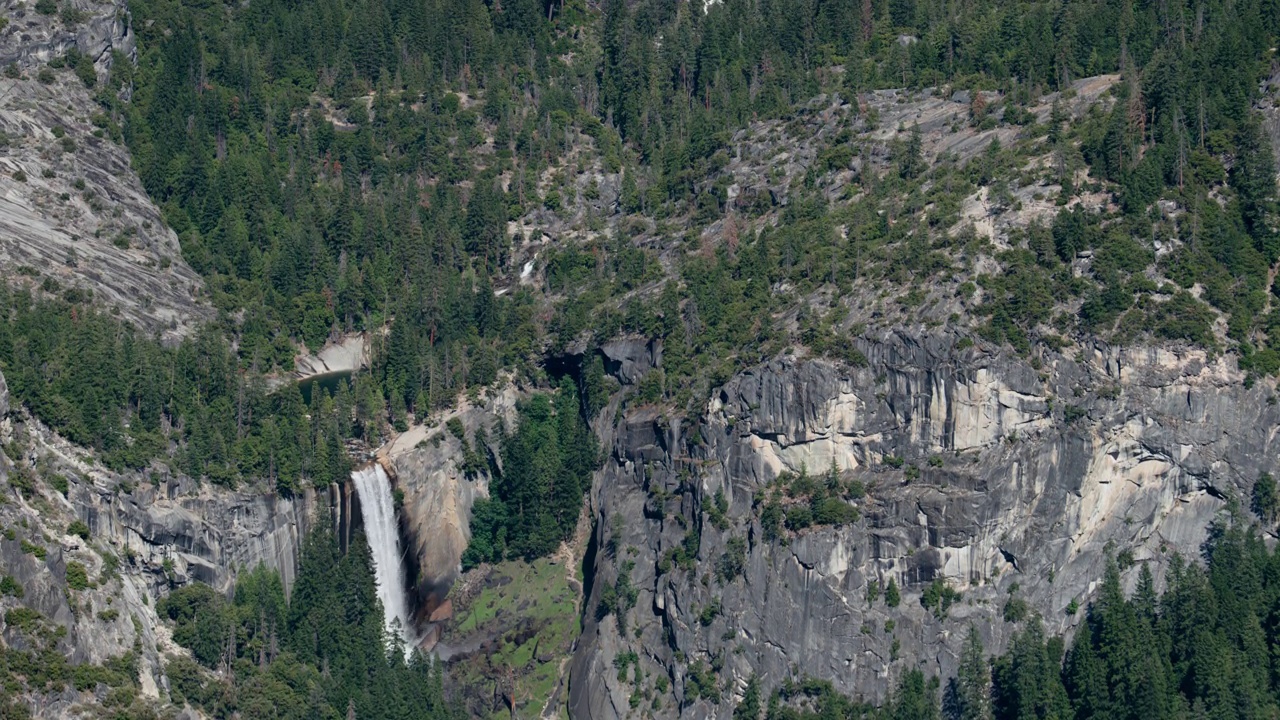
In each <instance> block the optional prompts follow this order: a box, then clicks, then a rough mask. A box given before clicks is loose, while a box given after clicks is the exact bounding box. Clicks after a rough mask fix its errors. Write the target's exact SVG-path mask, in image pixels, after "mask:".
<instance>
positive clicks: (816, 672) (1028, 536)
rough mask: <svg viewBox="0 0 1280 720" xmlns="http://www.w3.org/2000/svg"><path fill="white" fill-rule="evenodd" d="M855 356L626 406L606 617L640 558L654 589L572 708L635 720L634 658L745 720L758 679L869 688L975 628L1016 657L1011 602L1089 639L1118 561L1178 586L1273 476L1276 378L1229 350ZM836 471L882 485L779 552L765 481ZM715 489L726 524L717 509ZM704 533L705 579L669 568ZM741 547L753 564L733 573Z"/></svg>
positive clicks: (938, 350) (781, 364) (615, 466)
mask: <svg viewBox="0 0 1280 720" xmlns="http://www.w3.org/2000/svg"><path fill="white" fill-rule="evenodd" d="M858 347H859V349H860V350H861V351H862V352H863V353H864V354H865V355H866V357H867V358H868V360H869V362H868V364H867V366H866V367H861V368H847V367H841V366H837V365H833V364H831V363H829V362H826V361H822V360H809V359H780V360H776V361H774V362H770V363H767V364H765V365H763V366H760V367H756V368H752V369H749V370H747V371H744V372H742V373H741V374H739V375H738V376H736V377H734V378H733V379H732V380H730V381H729V382H728V383H727V384H726V385H725V386H724V387H723V388H722V389H720V391H719V392H718V393H716V394H715V397H713V398H712V400H711V401H710V402H709V403H708V405H707V407H706V411H705V413H704V414H703V415H702V416H701V417H698V418H696V419H694V421H693V422H692V423H690V422H689V421H684V422H682V421H680V420H678V419H672V418H669V417H667V416H666V415H665V414H663V413H660V412H658V411H657V410H654V409H652V408H645V407H638V408H627V409H626V410H624V411H622V412H621V413H620V414H619V415H618V416H617V418H616V420H615V422H614V423H613V424H612V427H611V429H609V430H607V431H606V433H604V434H606V435H607V436H609V437H608V438H607V439H608V440H609V442H610V446H609V451H610V454H609V458H608V460H607V462H606V466H605V468H604V469H603V470H602V471H601V473H600V475H599V477H598V479H597V483H596V488H595V491H594V507H595V512H596V518H595V519H596V528H597V529H596V534H597V537H596V540H597V545H598V546H599V547H601V548H605V547H607V546H608V545H610V544H613V543H611V542H610V534H611V533H614V532H617V533H618V535H617V536H616V537H617V542H616V545H617V547H618V548H619V550H618V551H617V556H616V557H614V556H611V555H610V554H609V553H608V552H601V553H600V554H599V557H598V559H597V562H596V567H595V582H594V586H593V588H592V589H591V597H590V600H589V602H588V606H587V607H588V608H594V607H595V606H596V603H597V602H598V599H599V597H600V593H601V591H602V589H603V588H604V587H606V586H608V585H613V584H614V583H615V582H616V579H617V577H618V576H619V574H620V573H621V572H623V571H624V570H625V568H627V567H630V568H631V570H630V572H629V575H630V579H631V583H632V585H633V586H635V587H637V588H639V594H638V599H637V603H636V605H635V609H634V610H632V611H631V612H630V614H629V617H628V622H627V629H628V632H627V633H626V636H625V637H624V636H621V635H620V634H619V632H618V623H617V622H616V621H615V618H613V617H606V618H604V619H603V620H599V621H597V620H596V619H595V615H593V614H591V613H588V614H587V618H586V628H585V631H584V635H583V638H582V640H581V642H580V643H579V646H578V650H577V653H576V655H575V658H574V661H573V662H574V665H573V675H572V677H573V680H572V683H571V697H570V710H571V713H572V715H573V716H574V717H576V718H592V719H594V720H599V719H602V718H613V717H621V716H624V715H627V714H628V712H629V710H630V706H629V703H628V700H629V697H630V695H631V693H632V691H633V690H634V688H633V687H632V686H631V682H630V681H619V680H618V679H617V677H618V674H617V673H616V672H612V671H611V669H612V667H613V659H614V657H615V656H616V655H617V654H619V653H624V652H629V651H634V652H637V654H638V655H639V657H640V658H642V661H643V663H644V665H645V671H646V673H647V674H649V675H650V677H653V676H655V674H656V675H665V676H667V677H668V678H669V679H670V681H671V687H672V691H671V693H672V697H670V698H666V699H664V705H663V712H662V713H661V714H662V715H664V716H674V715H681V716H690V717H708V716H716V717H725V718H727V717H729V715H730V713H731V711H732V708H733V705H734V703H735V701H736V698H737V697H740V693H741V691H742V689H743V688H744V687H745V684H746V681H747V679H748V677H750V676H751V675H752V674H757V675H759V677H760V678H761V681H762V682H763V684H764V686H765V687H766V688H771V687H775V686H777V685H778V684H779V683H781V682H782V681H783V680H784V679H786V678H787V677H792V676H794V675H796V674H797V673H798V674H804V675H812V676H816V677H820V678H824V679H829V680H831V681H832V682H833V683H835V685H836V687H837V688H838V689H839V690H841V691H843V692H846V693H849V694H851V695H855V696H857V695H861V696H866V697H869V698H881V697H883V696H884V693H885V692H886V690H887V688H888V687H889V685H890V684H891V683H892V681H893V679H894V678H896V677H897V675H898V674H900V673H901V671H902V670H903V669H905V668H907V667H910V666H912V665H911V664H913V663H916V662H917V661H918V662H919V663H920V666H921V667H922V668H923V669H924V670H925V671H926V672H929V673H933V674H943V675H944V676H945V675H949V674H951V673H953V672H954V670H955V665H956V656H957V653H958V651H959V646H960V643H961V641H962V640H963V637H964V635H965V632H966V631H967V628H968V627H969V625H970V624H973V625H974V626H976V627H978V628H979V630H980V631H981V632H982V633H983V636H984V641H985V643H986V648H987V650H988V651H989V652H998V651H1001V650H1002V648H1003V646H1004V644H1005V643H1006V642H1007V640H1008V638H1009V636H1010V635H1011V634H1012V633H1013V632H1015V631H1016V629H1017V627H1018V625H1017V624H1016V623H1014V622H1007V621H1005V620H1004V619H1002V609H1003V607H1004V605H1005V603H1006V602H1007V601H1008V599H1009V598H1010V597H1011V593H1012V594H1015V595H1016V596H1017V597H1018V598H1021V599H1023V600H1025V601H1026V602H1027V603H1028V604H1029V606H1030V607H1031V608H1032V609H1033V610H1034V611H1037V612H1040V613H1042V614H1043V616H1044V618H1045V621H1046V624H1047V625H1048V627H1049V629H1050V630H1051V631H1055V632H1062V631H1065V632H1070V631H1071V629H1072V628H1073V627H1074V625H1075V624H1076V623H1078V622H1079V621H1080V619H1081V618H1082V617H1083V613H1077V614H1074V615H1073V614H1069V613H1068V608H1069V607H1070V606H1071V605H1072V603H1073V601H1074V602H1078V603H1080V604H1081V606H1082V605H1083V604H1084V603H1085V602H1086V601H1087V600H1088V598H1089V594H1090V592H1091V591H1092V590H1093V588H1094V584H1095V581H1096V579H1097V578H1099V577H1100V576H1101V574H1102V571H1103V568H1104V564H1105V562H1106V558H1107V556H1108V554H1111V555H1118V556H1121V557H1122V558H1123V559H1124V561H1125V564H1126V565H1128V564H1129V563H1130V562H1132V563H1133V565H1131V566H1130V567H1129V570H1128V572H1127V573H1126V578H1127V580H1128V581H1130V582H1132V581H1133V580H1134V578H1135V577H1136V572H1137V566H1138V565H1140V564H1149V565H1150V566H1151V569H1152V570H1153V571H1154V572H1155V574H1156V577H1157V580H1159V579H1160V578H1162V576H1163V571H1164V569H1165V568H1166V566H1167V562H1168V561H1169V560H1170V559H1171V557H1172V556H1173V555H1174V554H1175V553H1182V554H1183V555H1185V556H1191V557H1197V556H1198V551H1199V547H1200V545H1201V543H1202V542H1203V540H1204V538H1205V537H1206V529H1207V526H1208V525H1209V524H1210V523H1211V522H1212V521H1213V520H1214V519H1215V517H1218V516H1219V514H1220V513H1221V512H1222V511H1223V510H1224V508H1225V507H1226V505H1227V502H1228V499H1229V498H1232V497H1247V496H1248V493H1249V491H1250V490H1251V486H1252V483H1253V481H1254V479H1255V478H1256V477H1257V476H1258V473H1259V472H1260V471H1261V470H1264V469H1270V470H1274V468H1273V467H1272V461H1271V460H1270V458H1271V457H1273V453H1272V452H1271V451H1272V438H1273V435H1274V430H1275V428H1276V427H1277V424H1278V423H1280V408H1278V407H1277V404H1276V403H1275V397H1274V389H1273V387H1272V386H1271V384H1270V383H1261V382H1260V383H1258V384H1256V385H1254V386H1253V387H1251V388H1246V387H1245V386H1244V384H1243V383H1242V379H1243V378H1242V377H1241V375H1240V373H1239V372H1237V371H1236V370H1234V363H1232V362H1230V360H1229V359H1226V358H1209V357H1207V356H1206V355H1205V354H1204V353H1203V352H1201V351H1194V350H1186V351H1178V350H1170V349H1153V348H1115V347H1108V346H1104V345H1095V346H1091V347H1088V348H1087V349H1086V350H1085V351H1084V352H1083V353H1081V355H1080V356H1078V357H1076V358H1074V359H1073V358H1068V357H1064V356H1062V355H1057V354H1050V353H1046V354H1045V355H1044V356H1042V357H1040V358H1038V359H1037V360H1036V361H1035V363H1034V364H1033V362H1032V361H1030V360H1024V359H1021V358H1017V357H1014V356H1010V355H1009V354H1007V353H1003V352H999V351H997V350H995V349H993V348H988V347H984V346H982V345H979V346H975V347H969V348H967V349H961V346H960V345H958V344H957V338H955V337H952V336H950V335H947V334H912V333H906V332H889V333H886V334H884V335H881V336H877V337H873V338H865V339H862V340H859V341H858ZM604 424H606V425H607V424H609V423H607V422H606V423H604ZM832 465H834V466H835V467H836V468H837V469H838V470H839V471H840V472H841V473H842V474H843V475H844V476H845V477H846V478H853V479H857V480H859V481H861V482H863V483H864V484H865V485H866V487H867V488H868V495H867V497H866V498H865V499H863V500H862V501H860V510H861V517H860V519H859V520H858V521H857V522H855V523H853V524H850V525H846V526H843V527H838V528H836V527H817V528H810V529H808V530H804V531H801V532H799V533H798V534H797V533H790V534H789V537H788V538H787V542H786V543H785V544H784V543H778V542H772V543H771V542H766V541H765V540H764V539H763V535H762V529H761V525H760V520H759V517H758V514H759V511H758V509H757V508H756V507H755V503H754V497H755V494H756V493H757V492H758V491H759V490H760V489H761V488H763V487H765V486H766V485H767V484H768V483H769V482H770V481H771V480H772V479H773V478H774V477H776V475H777V474H778V473H779V472H780V471H783V470H788V471H792V472H798V471H800V470H801V469H805V470H807V471H808V472H810V473H814V474H819V473H822V472H824V471H826V470H827V469H828V468H829V467H831V466H832ZM717 492H722V493H723V494H724V496H725V498H726V500H727V502H728V507H729V511H728V513H727V514H728V520H729V523H728V527H727V529H725V530H718V529H717V528H716V527H715V526H714V525H713V524H712V523H711V522H708V521H707V514H706V512H705V510H706V508H707V507H709V504H710V502H711V498H713V497H714V496H715V494H716V493H717ZM615 517H620V518H622V519H624V522H621V523H615V522H613V518H615ZM615 528H617V529H616V530H615ZM690 534H692V536H693V541H694V542H695V543H696V559H697V564H696V566H695V570H694V571H692V572H686V571H684V570H681V569H679V568H678V567H671V563H669V562H665V563H664V562H661V561H662V559H663V557H664V555H668V553H670V552H672V551H674V550H675V549H677V548H679V547H681V546H682V544H683V543H685V542H686V538H687V537H688V536H689V535H690ZM734 538H737V539H740V540H741V541H744V542H745V544H746V548H747V550H746V553H745V560H744V563H743V569H742V574H741V575H740V576H739V577H737V578H735V579H733V580H731V581H728V582H721V581H719V580H718V579H717V577H716V564H717V561H718V560H719V559H720V558H721V557H723V556H725V554H726V551H727V549H728V547H729V542H730V540H731V539H734ZM624 561H625V564H624ZM890 580H892V581H894V582H895V583H896V584H897V585H898V586H899V587H901V588H902V589H903V600H902V604H901V606H900V607H898V608H888V607H886V605H885V603H884V601H883V599H881V600H879V601H877V602H870V601H869V600H868V589H869V587H870V586H871V585H872V584H873V583H874V584H878V585H879V586H881V587H883V586H884V585H886V584H887V583H888V582H889V581H890ZM935 581H941V582H943V583H945V584H946V585H949V586H950V587H952V588H953V589H954V590H956V591H958V592H960V593H962V595H963V598H962V600H961V601H960V602H959V603H957V604H956V605H954V606H953V607H951V608H950V610H949V611H948V612H947V613H946V614H945V615H942V616H941V617H938V616H936V615H935V614H934V613H933V612H930V611H929V610H926V609H925V608H924V607H923V606H922V604H921V597H922V593H923V591H924V589H925V588H926V587H927V586H929V585H930V584H932V583H934V582H935ZM1015 586H1016V589H1015ZM717 604H718V608H719V611H718V612H717V613H712V612H709V611H708V612H704V611H706V610H707V608H709V607H712V608H713V607H716V606H717ZM888 621H892V624H891V625H888V626H887V625H886V622H888ZM899 658H901V659H899ZM697 662H702V663H703V665H704V666H711V665H720V664H722V665H723V671H722V672H721V673H720V675H719V677H720V678H721V680H722V684H721V690H722V694H723V697H724V701H723V702H721V703H719V704H712V703H710V702H709V701H707V700H705V699H700V700H697V701H694V702H691V703H685V702H682V700H683V699H684V698H686V697H689V695H688V694H687V688H688V684H689V672H690V667H691V666H692V664H694V663H697Z"/></svg>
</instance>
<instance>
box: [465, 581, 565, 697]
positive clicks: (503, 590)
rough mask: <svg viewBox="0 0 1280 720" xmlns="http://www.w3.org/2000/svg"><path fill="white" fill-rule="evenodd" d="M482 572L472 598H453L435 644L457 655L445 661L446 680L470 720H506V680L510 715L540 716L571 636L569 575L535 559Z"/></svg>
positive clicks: (555, 680)
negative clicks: (457, 687) (455, 687)
mask: <svg viewBox="0 0 1280 720" xmlns="http://www.w3.org/2000/svg"><path fill="white" fill-rule="evenodd" d="M488 572H489V575H488V577H487V578H486V579H485V581H484V583H483V587H482V589H481V590H480V591H479V592H478V593H476V594H475V595H474V596H473V597H470V598H455V599H454V603H455V608H454V619H453V621H452V623H451V625H450V626H449V627H448V629H447V630H446V631H445V633H444V639H443V643H444V644H445V645H448V646H450V647H452V648H462V649H463V651H462V654H460V655H459V656H455V657H454V658H453V659H452V660H451V661H450V675H451V677H453V678H454V679H455V680H456V681H458V682H460V683H461V685H462V687H463V688H465V690H463V691H462V692H461V693H460V695H461V696H462V697H468V698H473V699H471V700H468V710H469V711H470V712H471V713H472V714H473V715H478V716H481V717H498V716H502V717H509V710H508V709H507V707H506V705H505V702H506V700H505V698H506V696H507V695H508V693H509V692H510V691H509V688H510V684H511V678H514V680H515V685H516V713H517V715H520V716H526V715H533V714H537V713H540V712H541V711H542V708H543V706H544V705H546V703H547V700H548V698H550V697H551V695H552V694H553V693H554V692H555V690H556V687H557V686H558V684H559V680H560V665H561V661H562V660H564V658H566V657H567V656H568V654H569V648H570V647H571V646H572V644H573V640H574V638H575V637H576V636H577V633H578V625H579V623H578V616H579V613H578V606H577V599H578V589H577V587H576V586H574V585H571V584H570V583H569V577H571V576H573V575H574V573H575V568H569V569H568V570H566V568H565V566H564V564H563V563H561V562H556V561H554V560H552V559H550V558H542V559H540V560H537V561H534V562H533V563H525V562H520V561H512V562H503V563H498V564H497V565H494V566H492V568H491V569H490V570H489V571H488ZM495 687H496V688H497V689H498V692H497V693H494V688H495ZM495 695H496V696H497V697H498V698H499V699H498V700H495V701H492V702H491V701H490V700H489V699H490V698H493V697H494V696H495Z"/></svg>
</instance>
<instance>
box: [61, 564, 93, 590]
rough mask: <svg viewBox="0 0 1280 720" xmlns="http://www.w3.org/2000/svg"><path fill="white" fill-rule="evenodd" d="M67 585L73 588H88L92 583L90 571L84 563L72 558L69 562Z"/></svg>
mask: <svg viewBox="0 0 1280 720" xmlns="http://www.w3.org/2000/svg"><path fill="white" fill-rule="evenodd" d="M66 574H67V587H69V588H71V589H72V590H87V589H88V588H89V587H90V585H91V583H90V582H89V571H88V570H87V569H85V566H84V565H83V564H82V563H79V562H76V561H75V560H70V561H68V562H67V573H66Z"/></svg>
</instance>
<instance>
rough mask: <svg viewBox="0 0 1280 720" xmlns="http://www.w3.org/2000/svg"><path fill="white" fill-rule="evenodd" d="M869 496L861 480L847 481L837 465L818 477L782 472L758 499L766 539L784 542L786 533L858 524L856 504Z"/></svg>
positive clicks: (858, 515) (756, 500) (758, 508)
mask: <svg viewBox="0 0 1280 720" xmlns="http://www.w3.org/2000/svg"><path fill="white" fill-rule="evenodd" d="M865 495H866V488H865V487H864V486H863V484H862V483H861V482H859V481H858V480H849V481H847V482H846V481H845V480H843V479H841V477H840V471H839V470H838V469H837V468H836V466H835V464H834V462H833V464H832V466H831V467H830V468H829V469H828V470H827V472H826V473H825V474H823V475H821V476H818V477H815V476H812V475H809V474H808V472H806V471H805V469H804V468H801V469H800V472H799V473H790V472H782V473H779V475H778V476H777V477H776V478H774V479H773V481H771V482H770V483H769V485H768V486H767V487H764V488H761V489H760V490H759V491H758V492H757V493H756V497H755V508H756V510H757V511H758V512H759V513H760V524H761V527H762V528H763V534H764V539H765V540H768V541H771V542H772V541H777V540H781V539H783V536H784V533H783V529H784V528H785V529H786V530H790V531H792V532H795V531H799V530H803V529H805V528H807V527H811V526H814V525H819V526H821V525H827V526H837V527H838V526H840V525H848V524H850V523H854V522H857V521H858V518H859V517H860V513H859V512H858V508H857V507H856V506H855V505H854V504H853V503H854V502H856V501H858V500H860V499H862V498H863V497H864V496H865Z"/></svg>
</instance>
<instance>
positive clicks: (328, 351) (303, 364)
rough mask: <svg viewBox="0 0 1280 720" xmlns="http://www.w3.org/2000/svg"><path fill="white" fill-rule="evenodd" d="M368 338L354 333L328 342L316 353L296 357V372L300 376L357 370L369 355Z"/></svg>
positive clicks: (362, 365) (363, 364)
mask: <svg viewBox="0 0 1280 720" xmlns="http://www.w3.org/2000/svg"><path fill="white" fill-rule="evenodd" d="M367 345H368V339H367V338H366V337H365V335H364V333H353V334H351V335H346V336H343V337H341V338H340V339H339V340H337V341H334V342H330V343H326V344H325V346H324V347H322V348H320V350H318V351H317V352H316V353H315V354H305V355H299V356H298V357H297V358H295V359H294V373H295V374H296V375H297V376H298V377H299V378H305V377H310V376H313V375H324V374H327V373H340V372H348V373H349V372H355V371H356V370H359V369H360V368H362V367H364V366H365V363H366V362H367V358H368V357H369V351H368V347H367Z"/></svg>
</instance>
